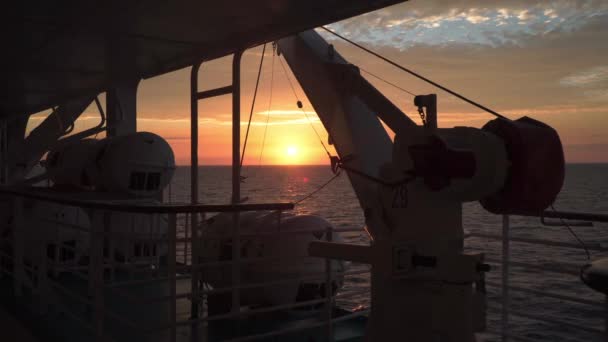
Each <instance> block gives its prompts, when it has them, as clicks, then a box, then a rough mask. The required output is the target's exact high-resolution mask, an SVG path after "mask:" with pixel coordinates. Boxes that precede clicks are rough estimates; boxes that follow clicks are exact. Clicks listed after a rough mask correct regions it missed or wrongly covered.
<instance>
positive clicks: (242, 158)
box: [241, 43, 266, 168]
mask: <svg viewBox="0 0 608 342" xmlns="http://www.w3.org/2000/svg"><path fill="white" fill-rule="evenodd" d="M265 52H266V44H265V43H264V47H262V57H261V58H260V66H259V67H258V77H257V79H256V80H255V89H254V90H253V100H252V101H251V110H250V111H249V121H248V122H247V131H246V132H245V141H244V142H243V152H242V153H241V168H242V167H243V160H245V150H246V149H247V139H248V138H249V128H250V127H251V118H252V117H253V109H254V108H255V99H256V98H257V95H258V86H259V85H260V76H261V75H262V65H263V64H264V53H265Z"/></svg>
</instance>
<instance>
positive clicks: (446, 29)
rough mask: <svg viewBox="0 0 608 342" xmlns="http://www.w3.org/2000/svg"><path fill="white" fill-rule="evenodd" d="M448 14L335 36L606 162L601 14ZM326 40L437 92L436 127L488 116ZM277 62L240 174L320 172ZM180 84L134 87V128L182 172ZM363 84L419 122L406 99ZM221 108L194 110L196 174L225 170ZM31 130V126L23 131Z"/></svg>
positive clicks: (607, 89)
mask: <svg viewBox="0 0 608 342" xmlns="http://www.w3.org/2000/svg"><path fill="white" fill-rule="evenodd" d="M482 3H483V4H482ZM454 6H456V5H446V4H445V3H444V2H441V1H426V2H420V1H417V2H415V1H411V2H407V3H404V4H401V5H397V6H393V7H390V8H388V9H384V10H381V11H377V12H373V13H370V14H367V15H364V16H361V17H357V18H354V19H350V20H347V21H344V22H340V23H337V24H334V25H332V27H333V28H334V29H336V30H337V31H339V32H342V33H344V34H347V35H349V37H351V38H352V39H354V40H356V41H359V42H361V43H363V44H364V45H366V46H368V47H370V48H372V49H374V50H376V51H379V52H380V53H382V54H383V55H386V56H388V57H389V58H391V59H393V60H396V61H398V62H399V63H401V64H403V65H406V66H408V67H411V68H412V69H414V70H416V71H418V72H420V73H421V74H423V75H425V76H428V77H429V78H431V79H433V80H435V81H437V82H439V83H442V84H444V85H446V86H448V87H450V88H452V89H455V90H457V91H459V92H461V93H463V94H465V95H467V96H469V97H471V98H473V99H475V100H478V101H479V102H481V103H483V104H484V105H487V106H489V107H491V108H493V109H495V110H497V111H499V112H501V113H503V114H505V115H506V116H508V117H510V118H518V117H521V116H523V115H527V116H531V117H534V118H536V119H538V120H541V121H544V122H546V123H547V124H549V125H551V126H553V127H554V128H556V129H557V131H558V132H559V134H560V137H561V139H562V142H563V144H564V150H565V155H566V159H567V161H568V162H608V152H607V151H608V135H607V134H606V133H605V132H606V128H608V116H607V114H608V61H607V60H608V59H606V57H608V44H602V43H601V42H604V41H608V5H606V4H602V3H596V2H592V3H590V5H589V6H586V7H585V6H582V7H581V6H574V5H572V4H570V3H569V2H543V1H540V0H538V1H524V2H520V1H513V2H508V3H506V2H499V1H484V2H479V3H478V2H476V1H472V2H471V5H469V6H465V5H459V6H460V7H454ZM509 6H510V7H509ZM331 42H332V43H333V44H334V45H335V47H336V49H337V50H338V51H340V53H341V54H342V55H343V56H344V57H345V58H346V59H347V60H349V61H350V62H352V63H354V64H356V65H358V66H360V67H362V68H363V69H366V70H369V71H372V72H373V73H375V74H378V75H381V76H382V77H385V78H386V79H387V80H389V81H391V82H393V83H395V84H397V85H399V86H400V87H403V88H405V89H408V90H410V91H412V92H414V93H417V94H427V93H437V94H438V108H439V124H440V126H442V127H452V126H455V125H461V126H462V125H464V126H474V127H480V126H482V125H483V124H484V123H485V122H487V121H488V120H491V119H492V118H493V117H492V116H490V115H489V114H486V113H482V112H480V111H479V110H477V109H475V108H473V107H472V106H470V105H468V104H465V103H462V102H461V101H459V100H457V99H456V98H454V97H453V96H450V95H448V94H446V93H444V92H441V91H438V90H437V89H433V88H432V87H431V86H429V85H427V84H425V83H423V82H421V81H418V80H416V79H414V78H412V77H411V76H408V75H406V74H404V73H401V72H398V71H396V69H394V68H393V67H391V66H388V65H386V64H385V63H382V62H380V61H379V60H377V59H374V58H372V57H370V56H369V55H366V54H364V53H362V52H361V51H359V50H357V49H355V48H353V47H352V46H347V45H345V44H343V43H342V42H340V41H335V40H332V41H331ZM260 55H261V47H256V48H253V49H250V50H248V51H247V52H246V53H245V55H244V57H243V66H242V69H243V72H242V78H243V81H242V83H243V86H242V93H243V97H242V101H241V102H242V108H241V111H242V127H241V131H242V136H243V137H244V133H245V127H246V122H247V118H248V115H249V110H250V106H251V99H252V93H253V87H254V82H255V77H256V75H257V65H258V63H259V58H260ZM278 58H279V57H275V62H274V67H273V65H272V59H273V57H272V51H271V49H270V48H268V49H267V51H266V56H265V62H264V67H263V72H262V79H261V83H260V90H259V93H258V100H257V103H256V106H255V109H254V115H253V120H252V127H251V133H250V140H249V143H248V146H247V154H246V158H245V164H246V165H257V164H258V163H261V164H326V163H327V162H328V160H327V156H326V154H325V152H324V151H323V149H322V147H321V145H320V143H319V141H318V138H317V136H316V135H315V132H314V131H313V129H312V128H311V125H312V126H314V128H315V129H316V130H317V132H319V134H320V135H321V137H322V139H323V140H324V141H325V142H326V141H327V134H326V132H325V130H324V128H323V126H322V125H321V124H320V122H319V120H318V118H317V117H316V115H315V113H314V110H313V108H312V106H311V105H310V103H309V102H308V101H307V99H306V96H305V95H304V92H303V90H302V89H301V88H300V87H299V85H298V84H297V82H295V81H294V77H293V75H292V74H291V72H290V71H289V69H288V68H287V70H288V72H289V73H290V75H289V77H290V78H291V79H292V81H293V82H294V84H295V87H296V93H297V96H298V98H300V99H301V100H302V102H303V103H304V108H303V110H304V111H306V113H307V114H308V118H309V119H310V122H309V120H308V119H307V118H306V116H305V115H304V113H303V112H302V111H301V110H300V109H298V108H297V106H296V97H295V96H294V94H293V92H292V91H291V88H290V87H289V84H288V82H287V78H286V75H285V74H284V72H283V69H282V68H281V66H280V64H279V60H278ZM281 58H282V57H281ZM230 59H231V58H230V57H228V58H223V59H220V60H216V61H211V62H208V63H204V64H203V67H202V68H201V72H200V74H199V82H200V84H201V86H200V87H201V88H202V89H209V88H214V87H219V86H224V85H227V84H229V82H230V77H231V76H230V67H231V63H230ZM283 63H285V61H283ZM363 75H364V76H365V74H363ZM189 77H190V70H189V69H183V70H179V71H176V72H173V73H170V74H166V75H164V76H160V77H156V78H153V79H149V80H143V81H142V82H141V83H140V87H139V93H138V130H140V131H150V132H155V133H157V134H159V135H161V136H163V137H165V139H167V140H168V141H169V143H170V144H171V146H172V147H173V149H174V151H175V155H176V161H177V163H178V164H182V165H183V164H189V161H190V137H189V134H190V133H189V132H190V128H189V117H190V102H189V101H190V100H189ZM271 78H272V79H273V86H272V103H271V104H270V103H269V102H270V101H269V97H270V89H271ZM368 79H369V80H370V82H371V83H372V84H374V85H375V86H376V87H377V88H378V89H380V90H381V91H382V92H383V93H385V95H387V96H388V97H389V98H390V99H391V100H392V101H393V103H395V104H396V105H397V106H398V107H399V108H401V109H402V110H403V111H404V113H406V114H407V115H409V116H410V117H411V118H412V119H414V120H415V121H417V122H419V120H418V116H417V114H416V110H415V108H414V106H413V104H412V100H413V99H412V97H411V96H410V95H407V94H405V93H403V92H401V91H399V90H396V89H395V88H393V87H391V86H388V85H386V84H384V83H381V82H379V81H378V80H376V79H374V78H369V77H368ZM230 101H231V100H230V96H224V97H221V98H216V99H211V100H205V101H201V102H200V104H199V108H200V113H199V115H200V128H199V132H200V136H199V141H200V147H199V151H200V156H199V157H200V158H199V159H200V163H201V164H215V165H217V164H229V163H230V161H231V156H230V153H231V152H230V151H231V147H230V142H231V138H230V132H231V130H230V122H231V107H230V104H231V102H230ZM95 112H96V109H95V107H94V106H92V107H90V108H89V109H88V110H87V112H86V114H85V115H83V117H81V119H79V121H78V123H77V125H76V130H79V129H84V128H86V127H87V126H93V125H95V124H96V118H95V116H96V114H95ZM37 120H38V122H39V120H40V118H39V117H38V118H37V117H36V116H34V118H33V119H32V124H31V125H30V126H34V125H35V123H36V121H37ZM267 120H268V124H267V125H266V122H267ZM265 129H266V139H265V140H264V139H263V136H264V130H265ZM262 141H264V148H263V153H261V151H262ZM288 150H289V151H288ZM332 152H333V151H332Z"/></svg>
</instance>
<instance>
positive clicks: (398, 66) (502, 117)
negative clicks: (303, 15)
mask: <svg viewBox="0 0 608 342" xmlns="http://www.w3.org/2000/svg"><path fill="white" fill-rule="evenodd" d="M321 28H322V29H323V30H325V31H327V32H329V33H331V34H332V35H334V36H336V37H338V38H340V39H342V40H344V41H345V42H347V43H349V44H352V45H354V46H356V47H358V48H359V49H361V50H363V51H365V52H367V53H369V54H371V55H373V56H375V57H377V58H379V59H381V60H383V61H385V62H387V63H388V64H390V65H392V66H394V67H396V68H398V69H400V70H402V71H405V72H407V73H408V74H410V75H412V76H414V77H416V78H418V79H421V80H423V81H425V82H427V83H429V84H431V85H433V86H435V87H437V88H439V89H441V90H443V91H446V92H448V93H450V94H452V95H454V96H456V97H457V98H459V99H461V100H463V101H465V102H467V103H469V104H471V105H473V106H475V107H477V108H479V109H482V110H484V111H486V112H488V113H490V114H492V115H494V116H496V117H499V118H501V119H505V120H509V119H508V118H507V117H505V116H504V115H502V114H500V113H497V112H496V111H494V110H492V109H490V108H488V107H486V106H484V105H482V104H480V103H477V102H475V101H473V100H471V99H468V98H466V97H464V96H463V95H460V94H458V93H457V92H455V91H453V90H450V89H448V88H446V87H444V86H442V85H441V84H439V83H436V82H433V81H431V80H430V79H428V78H426V77H424V76H422V75H420V74H418V73H416V72H414V71H412V70H410V69H408V68H406V67H404V66H402V65H399V64H397V63H396V62H394V61H392V60H390V59H388V58H386V57H384V56H382V55H380V54H379V53H377V52H374V51H372V50H370V49H368V48H366V47H364V46H363V45H360V44H358V43H355V42H354V41H352V40H350V39H348V38H346V37H344V36H342V35H340V34H338V33H336V32H334V31H332V30H330V29H328V28H327V27H325V26H321Z"/></svg>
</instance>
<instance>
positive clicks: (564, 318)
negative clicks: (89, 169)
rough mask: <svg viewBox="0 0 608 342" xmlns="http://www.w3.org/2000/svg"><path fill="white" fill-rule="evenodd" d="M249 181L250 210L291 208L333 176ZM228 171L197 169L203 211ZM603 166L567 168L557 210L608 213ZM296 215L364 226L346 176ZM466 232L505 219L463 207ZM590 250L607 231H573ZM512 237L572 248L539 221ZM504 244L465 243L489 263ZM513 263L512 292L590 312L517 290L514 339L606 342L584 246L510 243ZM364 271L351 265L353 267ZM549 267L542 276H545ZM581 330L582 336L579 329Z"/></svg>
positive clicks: (220, 200) (182, 179) (515, 224)
mask: <svg viewBox="0 0 608 342" xmlns="http://www.w3.org/2000/svg"><path fill="white" fill-rule="evenodd" d="M189 173H190V169H189V167H178V168H177V169H176V172H175V176H174V178H173V181H172V183H171V186H170V187H168V188H167V189H166V191H165V199H166V200H167V201H170V202H186V201H188V200H189V194H190V190H189V184H190V177H189ZM242 174H243V176H245V177H246V179H245V181H244V183H243V184H242V195H243V196H244V197H245V196H246V197H248V203H261V202H295V201H297V200H299V199H301V198H303V197H304V196H306V195H307V194H309V193H310V192H312V191H313V190H315V189H317V188H318V187H319V186H320V185H322V184H323V183H325V182H326V181H327V180H329V179H330V178H331V177H332V176H333V174H332V173H331V170H330V168H329V166H261V167H260V166H252V167H248V166H245V167H244V169H243V172H242ZM230 175H231V173H230V167H225V166H216V167H201V168H200V169H199V182H200V187H199V198H200V199H201V201H202V202H203V203H206V204H225V203H228V202H229V200H230V189H231V180H230ZM607 176H608V164H570V165H568V166H567V169H566V180H565V184H564V188H563V190H562V192H561V194H560V196H559V198H558V200H557V201H556V203H555V209H556V210H563V211H581V212H592V213H603V214H608V177H607ZM295 212H296V213H299V214H314V215H319V216H322V217H324V218H325V219H327V220H328V221H330V222H331V223H332V224H333V225H334V226H335V227H337V228H360V229H362V227H363V226H364V220H363V215H362V212H361V209H360V207H359V203H358V201H357V199H356V197H355V194H354V192H353V189H352V188H351V186H350V183H349V181H348V178H347V177H346V174H342V175H341V176H340V177H338V178H337V179H335V180H334V181H333V182H332V183H330V184H329V185H328V186H327V187H325V188H324V189H323V190H322V191H320V192H318V193H317V194H315V195H314V196H313V197H312V198H310V199H308V200H306V201H304V202H302V203H301V204H299V205H297V206H296V208H295ZM463 225H464V229H465V233H482V234H494V235H496V234H498V235H500V234H501V232H502V217H501V216H497V215H493V214H490V213H488V212H486V211H484V210H483V209H482V208H481V206H480V205H479V204H478V203H477V202H473V203H466V204H465V205H464V207H463ZM572 229H573V230H574V231H575V232H576V234H577V235H578V236H579V237H580V238H581V239H582V240H583V241H584V242H585V243H587V244H589V245H597V246H600V247H603V248H607V249H608V225H607V224H603V223H597V224H594V226H593V227H572ZM511 235H512V236H513V237H521V238H537V239H543V240H547V241H558V242H568V243H573V244H576V243H577V242H576V240H575V239H574V238H573V237H572V235H571V234H570V233H569V231H568V230H567V229H566V228H565V227H562V226H560V227H548V226H543V225H542V224H541V223H540V221H539V219H538V218H530V217H511ZM343 237H344V238H345V240H346V241H347V242H350V243H362V244H365V243H368V242H369V239H368V236H367V234H366V233H365V232H364V231H363V230H361V231H360V232H353V233H344V235H343ZM501 244H502V243H501V241H497V240H494V239H490V238H478V237H471V238H468V239H466V240H465V246H466V249H467V250H470V251H475V252H483V253H485V254H486V256H487V257H488V258H489V259H490V260H500V258H501V255H502V254H501V250H502V247H501ZM602 256H605V255H602V253H600V252H597V251H592V252H591V258H592V259H596V258H599V257H602ZM511 260H512V262H513V263H514V264H515V265H512V266H511V269H510V277H511V280H510V284H511V286H513V287H515V288H517V289H524V290H525V289H528V290H533V291H536V292H538V293H548V294H555V295H557V297H559V296H560V295H565V296H574V297H576V298H579V299H583V300H586V301H589V302H590V303H591V304H592V305H587V304H580V303H574V302H571V301H568V300H565V299H563V298H559V299H558V298H555V297H556V296H554V297H546V296H540V295H538V294H531V293H528V292H523V291H521V290H516V289H512V290H511V292H510V293H511V295H510V297H511V309H512V310H515V311H517V312H518V313H519V314H521V315H515V314H512V315H511V316H510V325H509V328H510V331H511V332H512V333H513V334H516V335H519V336H522V337H525V338H527V339H529V340H535V341H604V339H603V338H602V337H600V336H598V335H597V334H595V333H593V331H592V330H593V329H595V330H600V331H603V330H604V322H605V319H606V317H607V316H606V309H605V308H606V306H605V304H604V303H605V298H604V296H602V295H600V294H598V293H596V292H594V291H592V290H591V289H589V288H587V287H586V286H585V285H584V284H583V283H582V282H581V281H580V279H579V277H578V275H577V274H576V272H577V271H578V269H579V268H580V266H582V265H583V264H585V263H586V262H587V259H586V255H585V253H584V251H583V250H582V248H581V247H579V246H578V245H577V246H575V247H568V248H565V247H554V246H544V245H536V244H530V243H516V242H512V243H511ZM519 263H527V264H531V265H535V266H537V268H528V267H521V266H516V265H519ZM491 264H492V270H491V272H489V273H488V274H487V281H488V301H489V304H488V305H489V308H488V311H487V313H488V318H487V321H488V330H491V331H498V330H499V328H500V307H501V306H500V300H501V289H500V281H501V272H502V270H501V268H500V265H499V264H497V263H492V262H491ZM357 267H365V266H363V265H353V268H357ZM545 268H546V269H545ZM549 269H558V270H565V271H570V273H572V274H563V273H558V272H553V271H550V270H549ZM369 286H370V284H369V276H368V275H357V276H350V277H348V278H347V279H346V282H345V286H344V289H343V290H344V291H349V290H353V289H363V288H368V287H369ZM339 304H340V305H342V306H344V307H347V308H355V307H366V306H368V305H369V298H368V297H367V296H365V295H360V296H356V297H352V298H349V299H348V300H343V301H340V302H339ZM529 315H537V316H542V317H544V318H546V319H550V320H553V321H555V322H554V323H546V322H542V321H538V320H535V319H533V318H531V317H529ZM577 326H578V327H583V330H580V329H577V328H576V327H577ZM480 336H481V338H482V339H483V340H486V341H498V340H499V338H498V337H496V336H495V335H493V334H492V333H489V332H488V333H484V334H482V335H480Z"/></svg>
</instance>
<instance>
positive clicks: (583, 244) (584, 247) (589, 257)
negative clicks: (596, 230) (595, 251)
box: [551, 204, 591, 260]
mask: <svg viewBox="0 0 608 342" xmlns="http://www.w3.org/2000/svg"><path fill="white" fill-rule="evenodd" d="M551 210H553V211H554V212H557V210H555V207H553V204H551ZM559 220H560V221H561V223H562V225H564V226H566V228H568V231H569V232H570V234H571V235H572V236H573V237H574V238H575V239H576V241H578V243H579V244H580V245H581V247H582V248H583V249H584V250H585V254H586V255H587V260H591V254H590V253H589V248H587V245H586V244H585V243H584V242H583V240H581V239H580V238H579V237H578V235H576V233H575V232H574V230H572V228H571V227H570V225H569V224H568V223H566V221H564V219H563V218H561V217H560V218H559Z"/></svg>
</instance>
